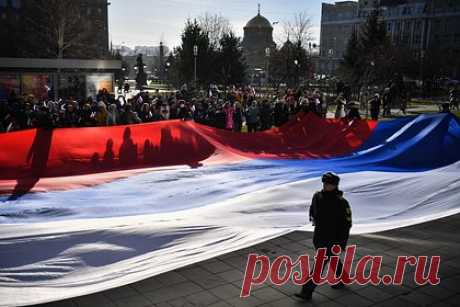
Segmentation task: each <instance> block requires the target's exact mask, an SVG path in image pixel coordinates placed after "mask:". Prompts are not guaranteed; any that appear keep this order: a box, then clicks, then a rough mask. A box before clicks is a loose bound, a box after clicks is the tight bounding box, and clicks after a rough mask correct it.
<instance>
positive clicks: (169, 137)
mask: <svg viewBox="0 0 460 307" xmlns="http://www.w3.org/2000/svg"><path fill="white" fill-rule="evenodd" d="M459 160H460V122H459V120H458V119H457V118H456V117H455V116H453V115H450V114H435V115H421V116H418V117H406V118H401V119H396V120H391V121H383V122H379V123H378V124H377V123H376V122H372V121H364V120H363V121H355V122H347V121H345V120H332V119H328V120H324V119H320V118H318V117H316V116H314V115H311V114H309V115H299V116H298V117H297V118H296V119H294V120H292V121H291V122H289V123H287V124H286V125H285V126H283V127H281V128H279V129H278V128H277V129H272V130H269V131H265V132H259V133H255V134H237V133H232V132H228V131H222V130H217V129H214V128H210V127H206V126H202V125H199V124H196V123H194V122H188V121H186V122H184V121H166V122H158V123H150V124H141V125H134V126H117V127H99V128H78V129H54V130H27V131H21V132H14V133H8V134H2V135H0V298H1V299H0V306H9V305H27V304H33V303H42V302H48V301H54V300H59V299H64V298H69V297H74V296H79V295H84V294H89V293H94V292H98V291H102V290H105V289H110V288H114V287H118V286H121V285H125V284H128V283H132V282H136V281H139V280H142V279H145V278H148V277H151V276H153V275H157V274H160V273H163V272H166V271H170V270H173V269H176V268H179V267H182V266H185V265H188V264H191V263H195V262H198V261H202V260H205V259H209V258H212V257H215V256H218V255H221V254H223V253H228V252H231V251H234V250H237V249H241V248H244V247H248V246H251V245H254V244H257V243H259V242H262V241H265V240H268V239H271V238H275V237H278V236H281V235H283V234H286V233H289V232H292V231H295V230H306V231H310V230H312V226H311V225H310V224H309V223H308V217H307V212H308V207H309V202H310V199H311V197H312V194H313V193H314V192H315V191H317V190H319V189H321V182H320V176H321V174H322V173H323V172H324V171H335V172H337V173H339V174H341V177H342V181H341V189H342V190H343V191H344V192H345V197H346V198H347V199H348V200H349V201H350V204H351V206H352V211H353V228H352V232H353V233H366V232H376V231H381V230H387V229H393V228H397V227H402V226H407V225H411V224H416V223H421V222H424V221H429V220H432V219H436V218H440V217H444V216H447V215H451V214H455V213H458V212H460V193H459V192H460V175H459V174H460V172H459V171H460V162H459Z"/></svg>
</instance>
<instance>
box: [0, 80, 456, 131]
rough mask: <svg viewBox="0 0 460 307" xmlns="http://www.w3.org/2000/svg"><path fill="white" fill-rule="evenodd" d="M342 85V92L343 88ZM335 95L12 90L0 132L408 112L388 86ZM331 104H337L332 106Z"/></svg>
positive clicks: (265, 122)
mask: <svg viewBox="0 0 460 307" xmlns="http://www.w3.org/2000/svg"><path fill="white" fill-rule="evenodd" d="M339 91H340V92H339ZM337 92H338V93H337V95H336V96H335V97H334V98H333V99H331V98H330V97H329V96H326V95H325V94H324V93H322V92H320V91H319V90H317V89H315V90H309V89H306V88H304V89H297V90H293V89H286V90H283V91H282V92H278V93H275V94H260V93H259V94H256V93H255V91H254V89H253V88H249V87H248V88H239V89H236V88H234V89H231V90H228V91H225V92H222V91H211V90H210V91H209V92H199V93H196V92H193V93H190V92H187V90H181V91H176V92H170V93H166V94H165V93H160V92H159V91H156V92H155V93H150V94H149V93H148V92H140V93H138V94H137V95H135V96H133V97H130V98H129V99H126V98H125V95H120V96H118V97H116V96H115V95H113V94H111V93H109V92H107V91H106V90H101V91H99V93H98V94H97V96H96V97H95V98H92V97H89V98H86V99H75V98H72V97H69V98H68V99H58V100H53V99H45V100H38V99H36V98H35V97H34V96H32V95H26V96H19V95H17V94H16V93H14V92H12V93H11V95H10V96H9V98H8V100H7V101H6V102H0V132H11V131H17V130H22V129H28V128H38V127H40V128H57V127H93V126H113V125H126V124H137V123H148V122H155V121H161V120H170V119H181V120H194V121H196V122H198V123H201V124H205V125H209V126H212V127H216V128H220V129H226V130H231V131H235V132H241V131H243V130H245V129H243V126H246V129H247V131H248V132H256V131H263V130H267V129H270V128H272V127H273V126H277V127H279V126H281V125H283V124H284V123H286V122H287V121H289V119H290V118H292V117H293V116H294V115H295V114H297V113H298V112H305V113H307V112H313V113H315V114H317V115H318V116H320V117H326V115H327V112H328V110H329V109H330V111H333V112H334V111H335V118H347V119H348V120H354V119H360V118H361V115H360V109H361V110H363V109H366V110H367V113H368V114H369V115H370V117H371V118H372V119H373V120H378V119H379V116H385V117H388V116H390V115H391V107H392V106H394V105H395V101H396V102H398V101H399V102H398V103H397V104H398V105H399V107H400V109H401V111H402V112H403V113H404V114H405V111H406V110H405V109H406V103H405V101H407V99H404V97H402V95H399V96H398V95H397V91H396V90H394V89H393V87H391V86H389V87H387V88H385V89H384V90H383V91H382V92H381V93H376V94H373V95H371V96H369V93H366V94H365V95H360V97H364V98H363V99H364V100H363V99H361V98H360V99H357V101H353V100H352V97H351V92H350V90H348V89H347V87H346V86H344V87H338V91H337ZM449 95H450V97H449V107H448V108H447V109H449V108H450V109H452V108H456V109H457V110H458V101H459V99H458V91H457V90H452V91H450V93H449ZM329 104H333V105H334V107H333V108H332V107H331V106H330V105H329Z"/></svg>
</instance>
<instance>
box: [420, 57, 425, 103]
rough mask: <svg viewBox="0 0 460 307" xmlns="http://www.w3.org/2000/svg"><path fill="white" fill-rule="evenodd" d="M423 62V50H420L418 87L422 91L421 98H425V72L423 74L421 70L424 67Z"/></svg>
mask: <svg viewBox="0 0 460 307" xmlns="http://www.w3.org/2000/svg"><path fill="white" fill-rule="evenodd" d="M424 61H425V50H424V49H422V50H421V51H420V87H421V89H422V96H423V97H425V89H424V87H425V82H424V76H423V75H424V74H425V72H424V70H423V69H424V66H425V62H424Z"/></svg>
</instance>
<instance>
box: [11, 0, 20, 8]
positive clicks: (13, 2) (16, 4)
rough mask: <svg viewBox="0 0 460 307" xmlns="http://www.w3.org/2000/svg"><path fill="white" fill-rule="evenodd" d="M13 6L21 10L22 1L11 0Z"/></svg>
mask: <svg viewBox="0 0 460 307" xmlns="http://www.w3.org/2000/svg"><path fill="white" fill-rule="evenodd" d="M11 6H12V7H13V8H15V9H19V8H21V0H11Z"/></svg>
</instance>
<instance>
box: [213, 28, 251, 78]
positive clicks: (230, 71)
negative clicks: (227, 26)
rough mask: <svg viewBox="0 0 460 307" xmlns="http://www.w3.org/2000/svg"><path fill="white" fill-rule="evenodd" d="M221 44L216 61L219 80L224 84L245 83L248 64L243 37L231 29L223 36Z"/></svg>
mask: <svg viewBox="0 0 460 307" xmlns="http://www.w3.org/2000/svg"><path fill="white" fill-rule="evenodd" d="M219 45H220V50H219V53H218V57H217V63H216V69H217V75H218V76H219V81H220V82H221V83H222V84H224V85H230V84H241V83H243V81H244V79H245V71H246V64H245V62H244V58H243V51H242V49H241V39H240V38H238V37H236V36H235V34H234V33H233V32H231V31H230V32H229V33H225V34H224V35H223V36H222V38H221V39H220V42H219Z"/></svg>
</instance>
